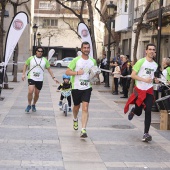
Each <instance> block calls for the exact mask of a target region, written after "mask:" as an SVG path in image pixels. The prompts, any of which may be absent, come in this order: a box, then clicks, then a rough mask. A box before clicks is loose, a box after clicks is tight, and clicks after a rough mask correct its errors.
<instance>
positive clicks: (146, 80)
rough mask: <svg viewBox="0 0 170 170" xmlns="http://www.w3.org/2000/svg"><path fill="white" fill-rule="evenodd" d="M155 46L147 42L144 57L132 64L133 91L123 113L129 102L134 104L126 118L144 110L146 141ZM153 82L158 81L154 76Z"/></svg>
mask: <svg viewBox="0 0 170 170" xmlns="http://www.w3.org/2000/svg"><path fill="white" fill-rule="evenodd" d="M155 50H156V47H155V45H154V44H148V45H147V46H146V57H144V58H142V59H140V60H138V61H137V62H136V64H135V65H134V66H133V71H132V74H131V78H133V79H135V85H136V86H135V87H134V90H133V93H132V94H131V96H130V97H129V99H128V101H127V103H126V105H125V108H124V113H127V112H128V110H129V105H130V104H135V107H132V109H131V111H130V112H129V115H128V119H129V120H132V119H133V117H134V115H137V116H140V115H141V114H142V110H143V108H144V110H145V121H144V135H143V139H142V141H144V142H148V141H151V140H152V136H151V135H149V129H150V124H151V109H152V105H153V101H154V96H153V80H154V72H155V71H156V70H157V67H158V65H157V63H156V62H155V61H154V60H153V58H154V53H155ZM155 82H156V83H158V82H159V81H158V80H157V79H156V78H155Z"/></svg>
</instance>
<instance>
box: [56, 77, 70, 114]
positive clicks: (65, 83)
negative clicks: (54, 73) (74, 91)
mask: <svg viewBox="0 0 170 170" xmlns="http://www.w3.org/2000/svg"><path fill="white" fill-rule="evenodd" d="M60 89H61V90H62V91H67V90H71V82H70V76H68V75H66V74H64V75H63V83H61V84H60V86H59V87H58V90H60ZM63 99H64V96H63V95H62V94H61V96H60V101H59V106H62V101H63ZM67 101H68V106H69V109H68V111H69V112H71V111H72V110H71V95H70V96H68V97H67Z"/></svg>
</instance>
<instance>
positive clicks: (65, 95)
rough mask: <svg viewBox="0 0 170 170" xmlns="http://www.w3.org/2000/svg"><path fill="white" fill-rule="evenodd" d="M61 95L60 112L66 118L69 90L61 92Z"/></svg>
mask: <svg viewBox="0 0 170 170" xmlns="http://www.w3.org/2000/svg"><path fill="white" fill-rule="evenodd" d="M61 94H62V95H63V96H64V99H63V102H62V106H61V110H62V111H63V113H64V115H65V116H67V113H68V103H67V97H68V96H70V95H71V90H67V91H61Z"/></svg>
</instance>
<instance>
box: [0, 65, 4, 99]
mask: <svg viewBox="0 0 170 170" xmlns="http://www.w3.org/2000/svg"><path fill="white" fill-rule="evenodd" d="M3 79H4V62H2V63H0V101H3V100H4V97H2V96H1V93H2V88H3Z"/></svg>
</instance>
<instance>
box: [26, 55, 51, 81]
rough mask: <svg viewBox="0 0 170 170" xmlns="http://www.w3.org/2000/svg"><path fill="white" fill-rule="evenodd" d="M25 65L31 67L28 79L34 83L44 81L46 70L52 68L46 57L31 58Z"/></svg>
mask: <svg viewBox="0 0 170 170" xmlns="http://www.w3.org/2000/svg"><path fill="white" fill-rule="evenodd" d="M25 64H26V65H27V66H29V71H28V79H32V80H34V81H43V78H44V69H45V68H49V67H50V64H49V62H48V60H47V59H46V58H45V57H41V58H38V57H36V56H31V57H29V58H28V59H27V60H26V62H25Z"/></svg>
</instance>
